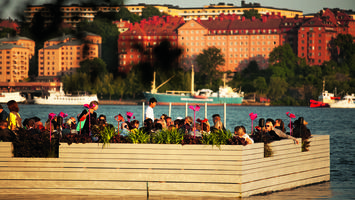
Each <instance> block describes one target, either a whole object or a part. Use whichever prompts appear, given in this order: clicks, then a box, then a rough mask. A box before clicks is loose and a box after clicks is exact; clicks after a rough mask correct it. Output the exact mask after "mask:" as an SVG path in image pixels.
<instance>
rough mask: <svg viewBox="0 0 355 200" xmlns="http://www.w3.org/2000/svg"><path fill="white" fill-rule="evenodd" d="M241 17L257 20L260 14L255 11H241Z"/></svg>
mask: <svg viewBox="0 0 355 200" xmlns="http://www.w3.org/2000/svg"><path fill="white" fill-rule="evenodd" d="M243 16H244V17H245V18H247V19H251V18H252V17H253V16H254V17H255V18H257V19H260V18H261V15H260V13H259V12H258V10H255V9H250V10H243Z"/></svg>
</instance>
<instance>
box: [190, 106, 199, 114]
mask: <svg viewBox="0 0 355 200" xmlns="http://www.w3.org/2000/svg"><path fill="white" fill-rule="evenodd" d="M189 108H190V109H191V110H193V111H195V112H196V111H199V110H200V106H199V105H196V106H195V107H193V106H189Z"/></svg>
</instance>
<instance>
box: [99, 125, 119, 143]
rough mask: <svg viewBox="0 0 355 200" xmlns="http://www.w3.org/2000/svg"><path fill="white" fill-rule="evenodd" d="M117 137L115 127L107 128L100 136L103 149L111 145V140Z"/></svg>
mask: <svg viewBox="0 0 355 200" xmlns="http://www.w3.org/2000/svg"><path fill="white" fill-rule="evenodd" d="M115 135H117V133H116V131H115V128H114V127H113V126H105V127H104V128H103V129H102V131H101V134H100V142H102V143H103V144H102V148H104V147H105V145H106V144H109V143H110V140H111V138H113V137H114V136H115Z"/></svg>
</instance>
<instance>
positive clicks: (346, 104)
mask: <svg viewBox="0 0 355 200" xmlns="http://www.w3.org/2000/svg"><path fill="white" fill-rule="evenodd" d="M329 106H330V107H331V108H355V95H354V94H351V95H345V96H344V97H343V98H342V99H341V100H339V101H337V102H335V103H331V104H329Z"/></svg>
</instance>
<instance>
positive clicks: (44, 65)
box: [38, 32, 102, 76]
mask: <svg viewBox="0 0 355 200" xmlns="http://www.w3.org/2000/svg"><path fill="white" fill-rule="evenodd" d="M101 44H102V39H101V36H99V35H95V34H92V33H88V32H84V33H80V34H78V35H64V36H61V37H57V38H53V39H51V40H48V41H46V42H45V43H44V48H42V49H40V50H39V51H38V76H63V75H65V74H72V73H73V72H75V71H76V69H77V68H79V67H80V62H81V61H83V60H86V59H92V58H96V57H101Z"/></svg>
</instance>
